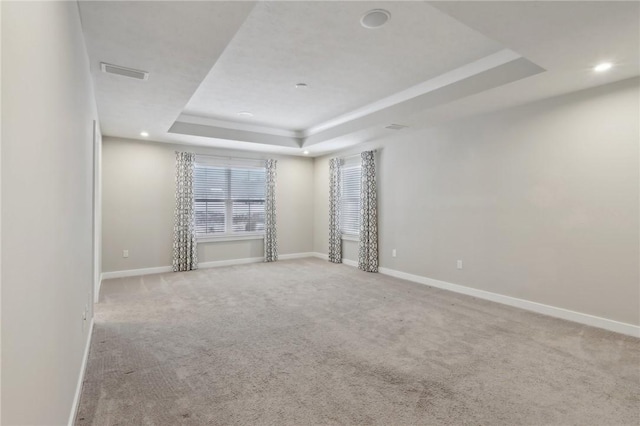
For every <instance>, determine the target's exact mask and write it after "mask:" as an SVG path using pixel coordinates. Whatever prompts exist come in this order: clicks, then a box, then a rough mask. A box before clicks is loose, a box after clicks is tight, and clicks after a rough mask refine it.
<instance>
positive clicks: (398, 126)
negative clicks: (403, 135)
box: [384, 124, 409, 130]
mask: <svg viewBox="0 0 640 426" xmlns="http://www.w3.org/2000/svg"><path fill="white" fill-rule="evenodd" d="M407 127H409V126H405V125H404V124H389V125H388V126H385V127H384V128H385V129H389V130H402V129H406V128H407Z"/></svg>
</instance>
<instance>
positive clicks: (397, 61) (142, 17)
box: [79, 1, 640, 155]
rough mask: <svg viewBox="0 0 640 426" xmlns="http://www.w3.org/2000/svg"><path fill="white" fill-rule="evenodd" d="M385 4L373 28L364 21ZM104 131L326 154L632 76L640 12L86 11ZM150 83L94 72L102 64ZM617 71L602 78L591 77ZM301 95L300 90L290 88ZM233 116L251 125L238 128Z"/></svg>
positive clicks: (507, 7)
mask: <svg viewBox="0 0 640 426" xmlns="http://www.w3.org/2000/svg"><path fill="white" fill-rule="evenodd" d="M380 7H382V8H385V9H388V10H389V11H391V14H392V17H391V20H390V21H389V22H388V24H387V25H386V26H384V27H382V28H379V29H374V30H367V29H364V28H362V27H361V26H360V25H359V20H360V17H361V16H362V14H364V13H365V12H366V11H368V10H370V9H372V8H380ZM79 9H80V15H81V18H82V26H83V31H84V34H85V41H86V45H87V51H88V54H89V58H90V61H91V71H92V74H93V77H94V83H95V91H96V100H97V104H98V112H99V118H100V124H101V129H102V131H103V133H104V134H105V135H109V136H119V137H127V138H141V137H140V132H141V131H142V130H145V131H148V132H149V134H150V137H149V139H152V140H155V141H159V142H172V143H184V144H197V145H206V146H216V147H223V148H235V149H251V150H259V151H265V152H280V153H289V154H298V155H301V154H302V151H303V150H307V149H308V150H309V151H310V152H311V155H319V154H322V153H326V152H329V151H332V150H336V149H341V148H345V147H347V146H351V145H354V144H358V143H361V142H366V141H370V140H372V139H375V138H379V137H383V136H385V135H388V134H389V132H390V131H389V130H386V129H385V128H384V127H385V126H386V125H388V124H391V123H399V124H406V125H409V126H410V127H409V128H408V129H405V130H402V132H403V133H407V132H411V131H414V130H415V129H418V128H421V127H425V126H433V125H436V124H438V123H442V122H446V121H450V120H454V119H459V118H461V117H467V116H470V115H473V114H478V113H485V112H488V111H492V110H496V109H501V108H507V107H510V106H514V105H518V104H522V103H525V102H530V101H534V100H538V99H543V98H548V97H551V96H556V95H560V94H563V93H568V92H572V91H576V90H581V89H586V88H589V87H594V86H598V85H602V84H606V83H611V82H614V81H619V80H623V79H625V78H629V77H633V76H638V75H639V74H640V38H639V35H640V3H639V2H611V1H605V2H587V1H584V2H545V1H532V2H528V1H514V2H477V1H470V2H460V1H454V2H417V1H410V2H388V3H371V2H360V1H353V2H351V1H335V2H289V1H286V2H285V1H283V2H278V1H271V2H240V1H233V2H231V1H228V2H225V1H212V2H170V1H169V2H155V1H146V2H128V1H119V2H111V1H108V2H94V1H80V2H79ZM102 61H104V62H108V63H113V64H117V65H122V66H125V67H130V68H136V69H141V70H145V71H149V72H150V76H149V80H148V81H139V80H131V79H127V78H124V77H120V76H114V75H108V74H104V73H102V72H100V65H99V64H100V62H102ZM602 61H612V62H613V63H614V64H615V66H614V68H613V69H612V70H611V71H609V72H607V73H602V74H596V73H594V72H593V71H592V67H593V66H594V65H596V64H597V63H599V62H602ZM298 82H304V83H307V84H309V88H308V89H307V90H296V89H294V87H293V86H294V84H295V83H298ZM239 111H251V112H252V113H254V116H253V117H251V118H241V117H238V116H237V112H239Z"/></svg>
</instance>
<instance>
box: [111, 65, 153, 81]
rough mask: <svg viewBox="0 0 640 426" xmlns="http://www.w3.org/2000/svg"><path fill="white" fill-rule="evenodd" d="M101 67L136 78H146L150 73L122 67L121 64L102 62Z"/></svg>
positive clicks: (113, 72)
mask: <svg viewBox="0 0 640 426" xmlns="http://www.w3.org/2000/svg"><path fill="white" fill-rule="evenodd" d="M100 68H101V69H102V72H106V73H109V74H118V75H121V76H123V77H129V78H135V79H137V80H146V79H148V78H149V73H148V72H146V71H140V70H134V69H133V68H126V67H121V66H119V65H111V64H106V63H104V62H100Z"/></svg>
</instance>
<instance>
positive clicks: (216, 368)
mask: <svg viewBox="0 0 640 426" xmlns="http://www.w3.org/2000/svg"><path fill="white" fill-rule="evenodd" d="M639 369H640V340H638V339H634V338H631V337H626V336H623V335H618V334H615V333H610V332H606V331H602V330H598V329H595V328H590V327H585V326H581V325H578V324H573V323H570V322H565V321H562V320H557V319H552V318H548V317H544V316H541V315H537V314H533V313H529V312H525V311H520V310H518V309H515V308H509V307H506V306H502V305H499V304H495V303H491V302H487V301H482V300H477V299H474V298H471V297H467V296H462V295H458V294H454V293H449V292H445V291H442V290H438V289H433V288H430V287H427V286H423V285H419V284H414V283H410V282H406V281H402V280H398V279H394V278H390V277H387V276H384V275H381V274H371V273H365V272H360V271H358V270H357V269H355V268H353V267H350V266H344V265H333V264H330V263H328V262H326V261H322V260H319V259H300V260H291V261H279V262H276V263H270V264H251V265H242V266H234V267H225V268H215V269H205V270H200V271H195V272H185V273H167V274H158V275H149V276H145V277H135V278H126V279H115V280H108V281H105V282H104V283H103V286H102V294H101V303H100V304H98V305H97V306H96V323H95V330H94V334H93V342H92V345H91V353H90V357H89V364H88V369H87V373H86V377H85V382H84V388H83V391H82V398H81V402H80V409H79V412H78V416H77V418H76V424H77V425H87V424H93V425H179V424H184V425H205V424H206V425H209V424H211V425H232V424H236V425H239V424H243V425H245V424H246V425H263V424H264V425H266V424H268V425H326V424H383V425H414V424H427V425H466V424H468V425H520V424H526V425H541V424H563V425H621V424H629V425H637V424H639V422H640V400H639V392H640V370H639Z"/></svg>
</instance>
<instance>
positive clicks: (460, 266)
mask: <svg viewBox="0 0 640 426" xmlns="http://www.w3.org/2000/svg"><path fill="white" fill-rule="evenodd" d="M457 268H458V269H462V260H458V263H457Z"/></svg>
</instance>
